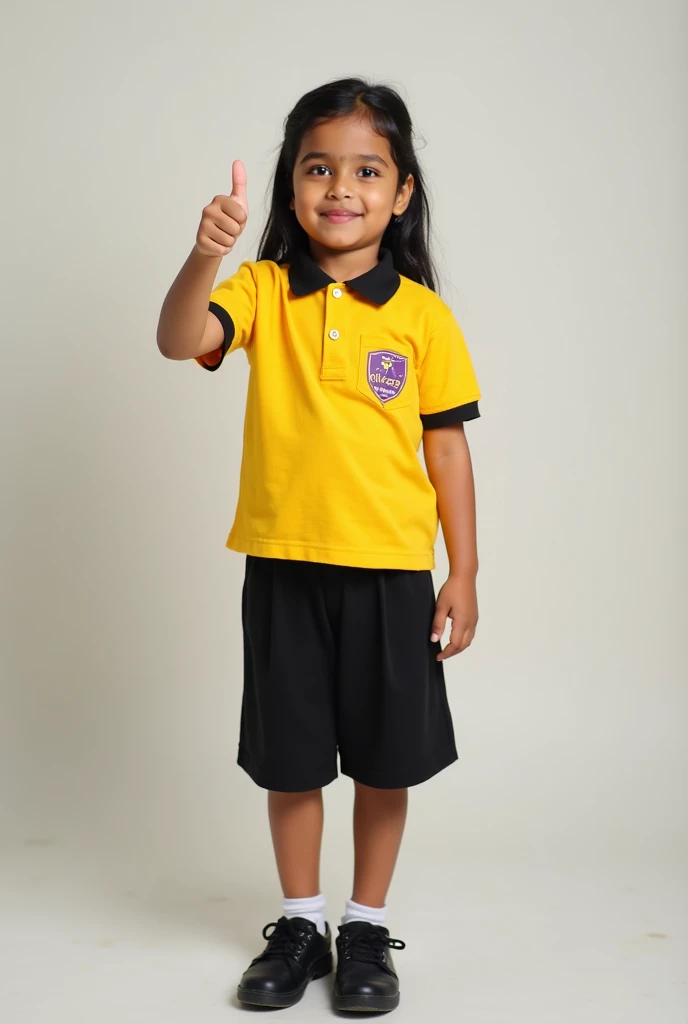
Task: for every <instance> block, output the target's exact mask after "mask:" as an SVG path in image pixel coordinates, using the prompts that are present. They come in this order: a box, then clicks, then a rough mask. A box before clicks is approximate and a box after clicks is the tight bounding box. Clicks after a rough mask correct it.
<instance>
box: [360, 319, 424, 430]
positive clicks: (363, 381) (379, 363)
mask: <svg viewBox="0 0 688 1024" xmlns="http://www.w3.org/2000/svg"><path fill="white" fill-rule="evenodd" d="M388 341H389V339H388V338H384V337H382V336H379V337H375V336H373V335H370V334H364V335H363V336H362V337H361V349H360V354H359V360H358V383H357V387H358V390H359V391H360V392H361V394H363V395H365V397H366V398H368V399H369V400H370V401H371V402H373V403H374V404H375V405H377V407H378V408H380V409H387V410H389V411H390V412H392V411H393V410H394V409H403V408H405V407H406V406H407V405H410V404H411V403H412V402H413V401H414V399H417V393H418V383H417V380H416V369H415V365H414V362H413V349H412V348H411V346H410V345H407V344H406V342H403V341H392V343H391V345H389V347H387V344H386V343H387V342H388Z"/></svg>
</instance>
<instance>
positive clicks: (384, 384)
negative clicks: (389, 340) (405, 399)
mask: <svg viewBox="0 0 688 1024" xmlns="http://www.w3.org/2000/svg"><path fill="white" fill-rule="evenodd" d="M407 377H408V358H407V356H400V355H399V354H398V352H389V351H388V350H387V349H380V350H378V351H377V352H369V353H368V384H369V385H370V389H371V391H372V392H373V394H374V395H375V396H376V397H377V398H379V399H380V401H381V402H382V404H383V405H384V404H385V402H391V400H392V399H393V398H396V397H397V395H400V394H401V392H402V391H403V390H404V385H405V384H406V379H407Z"/></svg>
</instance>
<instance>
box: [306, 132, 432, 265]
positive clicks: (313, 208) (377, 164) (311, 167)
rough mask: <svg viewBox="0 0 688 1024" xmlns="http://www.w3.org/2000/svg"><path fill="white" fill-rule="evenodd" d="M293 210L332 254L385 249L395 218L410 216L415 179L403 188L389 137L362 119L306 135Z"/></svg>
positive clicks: (408, 181) (410, 178)
mask: <svg viewBox="0 0 688 1024" xmlns="http://www.w3.org/2000/svg"><path fill="white" fill-rule="evenodd" d="M293 189H294V198H293V199H292V201H291V209H292V210H294V211H295V212H296V217H297V220H298V222H299V224H300V225H301V227H302V228H303V229H304V231H305V232H306V234H307V235H309V237H310V238H311V239H312V240H313V241H315V242H318V243H320V244H321V245H322V246H324V247H325V248H326V249H332V250H338V251H347V250H353V249H364V248H367V247H368V246H379V244H380V241H381V239H382V236H383V235H384V233H385V230H386V229H387V225H388V224H389V222H390V220H391V218H392V217H393V216H397V217H398V216H399V215H400V214H402V213H403V212H404V210H405V209H406V207H407V206H408V204H409V201H410V199H411V193H412V192H413V176H412V175H410V174H409V176H408V178H407V179H406V181H404V182H402V183H401V184H400V182H399V170H398V168H397V166H396V164H395V163H394V160H393V159H392V154H391V152H390V148H389V143H388V141H387V139H386V138H384V137H383V136H381V135H377V134H376V133H375V132H374V131H373V130H372V128H371V127H370V125H369V123H368V121H367V120H366V119H365V118H362V117H361V116H360V115H359V114H351V115H349V116H348V117H338V118H335V119H334V120H333V121H328V122H326V123H325V124H320V125H317V126H316V127H315V128H312V129H311V130H310V131H308V132H306V134H305V135H304V137H303V139H302V140H301V146H300V148H299V152H298V154H297V157H296V165H295V167H294V177H293Z"/></svg>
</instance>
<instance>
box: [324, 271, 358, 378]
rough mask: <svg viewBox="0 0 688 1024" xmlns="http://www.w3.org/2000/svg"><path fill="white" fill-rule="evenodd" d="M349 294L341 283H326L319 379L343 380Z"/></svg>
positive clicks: (345, 368) (349, 309)
mask: <svg viewBox="0 0 688 1024" xmlns="http://www.w3.org/2000/svg"><path fill="white" fill-rule="evenodd" d="M351 301H352V300H351V296H350V295H348V294H347V291H346V288H345V287H344V285H342V284H331V285H328V288H327V295H326V298H325V323H324V327H323V345H322V352H323V356H322V366H321V370H320V379H321V380H345V379H346V375H347V359H346V353H347V350H348V347H349V342H350V338H349V332H350V324H351Z"/></svg>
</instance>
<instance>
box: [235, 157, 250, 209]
mask: <svg viewBox="0 0 688 1024" xmlns="http://www.w3.org/2000/svg"><path fill="white" fill-rule="evenodd" d="M232 198H233V199H236V200H237V202H239V203H241V205H242V206H243V207H244V208H246V206H247V205H248V201H247V198H246V168H245V167H244V165H243V164H242V162H241V160H235V161H234V163H233V164H232Z"/></svg>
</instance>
